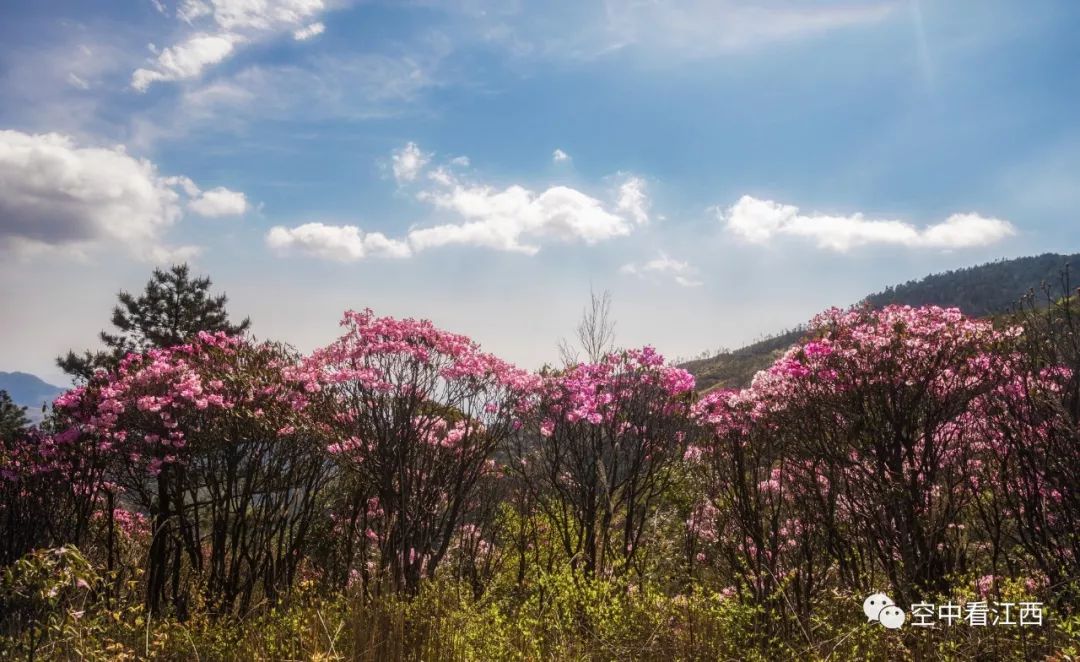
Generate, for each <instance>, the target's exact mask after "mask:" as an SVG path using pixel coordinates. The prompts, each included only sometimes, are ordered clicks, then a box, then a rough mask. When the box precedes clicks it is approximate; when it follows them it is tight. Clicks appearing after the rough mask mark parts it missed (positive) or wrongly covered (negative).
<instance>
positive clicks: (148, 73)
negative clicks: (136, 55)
mask: <svg viewBox="0 0 1080 662" xmlns="http://www.w3.org/2000/svg"><path fill="white" fill-rule="evenodd" d="M240 40H241V37H240V36H239V35H234V34H220V35H207V34H196V35H194V36H192V37H190V38H188V39H187V40H186V41H184V42H182V43H180V44H177V45H176V46H171V47H169V48H166V49H164V50H163V51H161V52H160V53H158V56H157V59H156V60H155V61H154V64H153V65H152V66H151V67H149V68H140V69H136V70H135V73H133V74H132V75H131V86H132V87H134V88H135V89H136V90H138V91H140V92H145V91H146V89H147V88H149V87H150V85H151V84H153V83H154V82H157V81H168V80H182V79H185V78H193V77H195V76H198V75H199V74H200V73H202V70H203V69H205V68H206V67H208V66H210V65H214V64H217V63H218V62H221V61H222V60H224V59H225V58H227V57H228V56H229V54H230V53H232V51H233V48H234V47H235V46H236V44H237V43H238V42H239V41H240Z"/></svg>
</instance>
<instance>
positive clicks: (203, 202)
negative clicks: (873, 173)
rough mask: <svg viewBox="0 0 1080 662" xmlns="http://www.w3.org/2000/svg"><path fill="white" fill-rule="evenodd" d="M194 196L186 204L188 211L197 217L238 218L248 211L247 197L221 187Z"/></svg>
mask: <svg viewBox="0 0 1080 662" xmlns="http://www.w3.org/2000/svg"><path fill="white" fill-rule="evenodd" d="M188 181H190V180H188ZM196 196H197V197H195V198H194V199H192V200H190V201H189V202H188V209H190V210H191V211H193V212H195V213H196V214H198V215H199V216H206V217H208V218H217V217H219V216H240V215H242V214H244V213H245V212H246V211H247V210H248V201H247V196H245V195H244V194H243V193H241V192H239V191H230V190H229V189H227V188H225V187H223V186H218V187H217V188H213V189H210V190H209V191H203V192H201V193H197V194H196Z"/></svg>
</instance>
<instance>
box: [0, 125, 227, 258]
mask: <svg viewBox="0 0 1080 662" xmlns="http://www.w3.org/2000/svg"><path fill="white" fill-rule="evenodd" d="M177 189H180V191H177ZM193 190H194V191H196V192H197V191H198V187H197V186H196V185H195V184H194V182H192V181H191V180H190V179H188V178H186V177H162V176H161V175H160V174H159V173H158V170H157V167H156V166H155V165H154V164H153V163H151V162H150V161H148V160H146V159H140V158H136V157H133V156H131V155H129V154H128V153H127V152H126V151H125V149H124V148H123V147H122V146H118V147H87V146H80V145H78V144H77V143H76V142H75V140H74V139H72V138H71V137H69V136H65V135H61V134H56V133H49V134H36V135H32V134H26V133H21V132H19V131H9V130H5V131H0V245H3V246H6V247H7V248H9V249H14V250H16V251H19V252H23V253H26V252H41V251H46V250H62V251H68V252H75V253H82V252H85V251H86V250H88V249H94V248H99V247H101V246H104V245H107V244H113V245H120V246H123V247H124V248H126V249H127V250H129V251H130V252H131V253H132V254H134V255H136V256H139V257H141V258H144V259H146V258H149V259H151V260H154V261H161V260H166V259H173V258H177V257H186V256H190V255H192V254H194V252H195V251H196V250H197V249H195V248H194V247H190V246H189V247H182V248H170V247H167V246H164V245H163V244H162V235H163V234H164V233H165V231H166V230H167V229H168V228H170V227H171V226H173V225H174V224H175V223H177V222H178V221H179V220H180V219H181V218H182V216H183V209H182V201H183V196H190V195H191V191H193ZM215 190H217V189H215ZM221 190H225V189H221ZM230 193H231V192H230ZM241 195H242V194H241Z"/></svg>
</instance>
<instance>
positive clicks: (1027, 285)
mask: <svg viewBox="0 0 1080 662" xmlns="http://www.w3.org/2000/svg"><path fill="white" fill-rule="evenodd" d="M1069 265H1071V266H1072V268H1073V269H1075V268H1076V267H1077V266H1080V254H1073V255H1059V254H1057V253H1045V254H1043V255H1036V256H1033V257H1021V258H1016V259H1013V260H998V261H997V262H990V263H987V264H981V265H979V266H976V267H968V268H966V269H954V270H952V271H946V272H944V273H940V274H932V275H930V276H927V277H925V278H923V279H921V280H910V281H908V282H906V283H904V284H902V285H897V286H895V287H888V288H886V289H885V290H884V291H883V292H878V293H876V294H871V295H870V296H868V297H866V299H864V301H865V302H867V303H869V304H870V305H871V306H873V307H875V308H882V307H884V306H887V305H890V304H900V305H908V306H930V305H934V306H942V307H946V308H952V307H955V308H959V309H960V310H961V311H963V312H964V313H965V314H966V315H969V316H971V317H988V316H991V315H997V314H1001V313H1004V312H1008V311H1010V310H1012V309H1013V308H1014V307H1015V306H1016V304H1017V303H1018V302H1019V301H1020V299H1022V298H1023V297H1024V296H1026V295H1028V294H1029V293H1032V292H1034V293H1035V295H1036V300H1037V301H1038V300H1043V299H1044V297H1043V295H1042V289H1043V286H1044V285H1049V286H1050V287H1051V289H1052V290H1057V289H1059V288H1060V285H1061V283H1060V281H1061V277H1062V272H1063V270H1064V269H1065V268H1066V267H1067V266H1069ZM802 333H803V332H802V330H801V329H794V330H791V331H785V332H783V333H780V334H778V335H775V336H771V337H768V338H766V339H764V340H760V341H758V342H755V343H753V344H750V345H747V346H745V347H741V348H739V349H736V350H734V351H731V352H724V353H722V354H718V355H716V356H714V357H712V358H708V359H698V360H695V361H690V362H688V363H686V364H684V365H683V367H684V368H686V369H687V370H688V371H689V372H690V373H691V374H693V375H694V377H695V378H696V379H697V384H698V388H699V389H701V390H703V391H708V390H711V389H715V388H742V387H744V386H748V385H749V384H750V380H751V379H753V377H754V374H755V373H757V372H758V371H759V370H762V369H764V368H767V367H768V366H769V365H770V364H772V362H773V361H775V360H776V359H777V357H779V356H780V354H782V353H783V352H784V350H786V349H787V348H788V347H790V346H791V345H793V344H794V343H795V342H797V341H798V340H799V338H800V336H801V335H802Z"/></svg>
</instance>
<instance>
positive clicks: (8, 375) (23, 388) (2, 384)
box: [0, 372, 65, 421]
mask: <svg viewBox="0 0 1080 662" xmlns="http://www.w3.org/2000/svg"><path fill="white" fill-rule="evenodd" d="M64 390H65V389H63V388H61V387H59V386H53V385H52V384H49V383H48V382H45V381H42V380H41V379H39V378H38V377H35V376H34V375H31V374H29V373H25V372H0V391H7V394H8V395H9V396H11V400H12V402H14V403H15V404H17V405H21V406H23V407H26V415H27V417H28V418H30V419H31V420H33V421H38V420H40V419H41V406H42V405H43V404H51V403H52V401H53V400H54V399H55V398H56V396H58V395H60V394H61V393H63V392H64Z"/></svg>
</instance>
